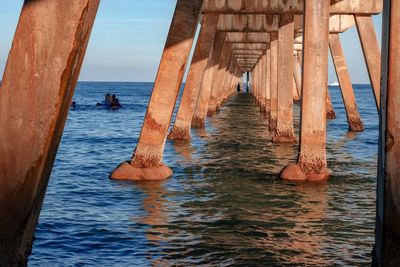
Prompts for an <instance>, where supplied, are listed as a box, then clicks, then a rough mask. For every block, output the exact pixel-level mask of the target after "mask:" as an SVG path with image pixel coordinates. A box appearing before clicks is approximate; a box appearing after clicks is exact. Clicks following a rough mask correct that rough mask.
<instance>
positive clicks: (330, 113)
mask: <svg viewBox="0 0 400 267" xmlns="http://www.w3.org/2000/svg"><path fill="white" fill-rule="evenodd" d="M326 119H328V120H334V119H336V113H335V110H334V109H333V104H332V98H331V94H330V92H329V88H327V89H326Z"/></svg>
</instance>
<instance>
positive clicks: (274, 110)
mask: <svg viewBox="0 0 400 267" xmlns="http://www.w3.org/2000/svg"><path fill="white" fill-rule="evenodd" d="M270 49H271V66H270V68H271V118H270V120H269V128H270V131H275V130H276V126H277V120H278V33H277V32H271V43H270Z"/></svg>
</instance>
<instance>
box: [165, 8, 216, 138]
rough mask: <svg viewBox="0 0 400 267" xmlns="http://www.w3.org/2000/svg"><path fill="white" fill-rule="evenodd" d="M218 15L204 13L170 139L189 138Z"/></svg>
mask: <svg viewBox="0 0 400 267" xmlns="http://www.w3.org/2000/svg"><path fill="white" fill-rule="evenodd" d="M217 22H218V15H208V14H206V15H204V16H203V23H202V28H201V31H200V34H199V37H198V41H197V45H196V48H195V52H194V54H193V59H192V64H191V66H190V70H189V74H188V77H187V79H186V84H185V88H184V91H183V94H182V99H181V103H180V105H179V110H178V113H177V115H176V119H175V123H174V126H173V128H172V130H171V133H170V134H169V135H168V139H171V140H189V139H190V126H191V121H192V117H193V113H194V110H195V108H196V103H197V99H198V98H199V92H200V88H201V81H202V79H203V76H204V72H205V70H206V68H207V63H208V56H209V55H210V50H211V46H212V43H213V38H214V36H215V33H216V31H217V28H216V26H215V25H216V23H217Z"/></svg>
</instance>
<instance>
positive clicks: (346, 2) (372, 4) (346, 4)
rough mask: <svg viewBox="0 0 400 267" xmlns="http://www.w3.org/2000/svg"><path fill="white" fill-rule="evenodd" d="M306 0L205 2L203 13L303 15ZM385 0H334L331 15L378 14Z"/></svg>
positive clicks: (219, 0) (228, 0)
mask: <svg viewBox="0 0 400 267" xmlns="http://www.w3.org/2000/svg"><path fill="white" fill-rule="evenodd" d="M304 1H305V0H287V1H282V0H257V1H255V0H204V5H203V10H202V12H203V13H218V14H232V13H235V14H283V13H292V14H303V13H304ZM382 9H383V0H368V1H360V0H332V1H331V5H330V8H329V11H330V14H378V13H381V12H382Z"/></svg>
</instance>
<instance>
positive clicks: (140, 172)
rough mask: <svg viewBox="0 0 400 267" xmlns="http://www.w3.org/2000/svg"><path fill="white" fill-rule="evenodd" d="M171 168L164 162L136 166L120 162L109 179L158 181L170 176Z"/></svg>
mask: <svg viewBox="0 0 400 267" xmlns="http://www.w3.org/2000/svg"><path fill="white" fill-rule="evenodd" d="M172 174H173V172H172V170H171V169H170V168H169V167H168V166H167V165H165V164H163V163H160V164H159V165H157V166H152V167H146V168H138V167H134V166H132V165H131V164H130V163H129V162H123V163H121V164H120V165H119V166H118V167H117V168H116V169H115V170H114V171H113V172H112V173H111V175H110V179H114V180H122V181H159V180H165V179H167V178H169V177H171V176H172Z"/></svg>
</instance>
